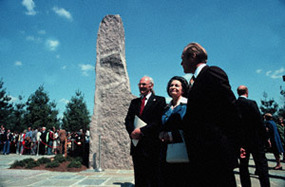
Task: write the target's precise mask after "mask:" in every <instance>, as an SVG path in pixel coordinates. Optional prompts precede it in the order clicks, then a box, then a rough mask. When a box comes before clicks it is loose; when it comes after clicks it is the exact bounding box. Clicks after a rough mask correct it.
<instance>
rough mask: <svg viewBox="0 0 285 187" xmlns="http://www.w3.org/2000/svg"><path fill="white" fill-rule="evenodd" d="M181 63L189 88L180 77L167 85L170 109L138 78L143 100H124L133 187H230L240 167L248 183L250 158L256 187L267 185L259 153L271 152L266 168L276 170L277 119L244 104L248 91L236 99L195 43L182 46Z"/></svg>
mask: <svg viewBox="0 0 285 187" xmlns="http://www.w3.org/2000/svg"><path fill="white" fill-rule="evenodd" d="M181 59H182V62H181V66H182V67H183V70H184V72H185V73H191V74H193V76H192V78H191V80H190V82H189V83H188V82H187V81H186V80H185V79H184V78H183V77H179V76H174V77H172V78H171V79H170V80H169V82H168V84H167V90H166V91H167V93H168V95H169V96H170V97H171V98H172V100H171V101H170V103H169V104H166V100H165V98H164V97H161V96H157V95H155V93H154V90H153V87H154V81H153V79H152V78H151V77H149V76H144V77H142V78H141V79H140V81H139V84H138V87H139V91H140V95H141V97H139V98H136V99H133V100H132V101H131V103H130V106H129V109H128V113H127V116H126V118H125V126H126V130H127V132H128V133H129V137H130V139H131V151H130V154H131V156H132V159H133V166H134V174H135V186H136V187H145V186H149V187H156V186H162V187H165V186H167V187H168V186H169V187H171V186H173V187H174V186H180V187H181V186H185V187H189V186H190V187H191V186H193V187H197V186H199V187H204V186H207V187H208V186H227V187H230V186H236V180H235V176H234V172H233V170H234V169H235V168H238V167H239V171H240V178H241V184H242V186H251V182H250V175H249V172H248V161H249V158H250V155H251V154H252V156H253V159H254V162H255V165H256V171H255V174H256V175H258V176H259V181H260V185H261V186H263V187H269V186H270V182H269V174H268V169H269V168H268V163H267V159H266V155H265V153H266V151H269V152H272V153H273V154H274V156H275V158H276V163H277V164H276V166H275V167H274V168H272V169H275V170H282V165H281V162H280V160H281V158H280V155H281V154H282V153H283V159H284V143H285V142H284V133H285V132H284V121H283V118H282V119H280V120H279V123H278V125H276V124H275V122H274V121H273V120H272V115H271V114H266V115H265V116H264V119H263V118H262V116H261V114H260V111H259V109H258V106H257V104H256V102H255V101H253V100H250V99H248V89H247V87H246V86H243V85H242V86H240V87H239V88H238V89H237V91H238V95H239V98H238V99H236V97H235V95H234V93H233V91H232V90H231V86H230V84H229V80H228V76H227V75H226V73H225V72H224V71H223V70H222V69H221V68H219V67H216V66H208V65H207V64H206V63H207V59H208V55H207V52H206V50H205V49H204V48H203V47H202V46H201V45H200V44H198V43H190V44H188V45H187V46H186V47H185V48H184V49H183V52H182V55H181ZM138 118H139V119H141V120H142V121H143V123H142V122H138V121H140V120H138ZM278 130H279V131H278ZM134 140H136V141H135V142H138V143H133V142H134ZM183 144H184V148H183ZM175 145H177V146H175ZM174 146H175V147H177V149H174V148H173V147H174ZM183 149H184V150H185V149H186V150H185V152H187V153H186V156H185V154H182V153H183V152H184V151H183ZM171 151H172V152H171ZM180 153H181V154H180ZM169 155H171V156H169ZM174 157H176V158H174ZM185 157H186V158H185ZM238 160H239V162H238Z"/></svg>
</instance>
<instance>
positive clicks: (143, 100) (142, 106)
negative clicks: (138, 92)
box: [140, 97, 146, 116]
mask: <svg viewBox="0 0 285 187" xmlns="http://www.w3.org/2000/svg"><path fill="white" fill-rule="evenodd" d="M145 99H146V97H143V99H142V103H141V108H140V116H141V115H142V112H143V109H144V105H145Z"/></svg>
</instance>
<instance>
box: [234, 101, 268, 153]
mask: <svg viewBox="0 0 285 187" xmlns="http://www.w3.org/2000/svg"><path fill="white" fill-rule="evenodd" d="M236 105H237V108H238V111H239V115H240V117H241V125H242V138H243V145H245V146H250V147H252V148H254V147H256V146H257V144H263V143H265V138H266V131H265V128H264V125H263V122H262V117H261V115H260V112H259V110H258V107H257V104H256V102H255V101H253V100H250V99H246V98H243V97H239V98H238V100H237V102H236Z"/></svg>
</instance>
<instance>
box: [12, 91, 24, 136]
mask: <svg viewBox="0 0 285 187" xmlns="http://www.w3.org/2000/svg"><path fill="white" fill-rule="evenodd" d="M18 99H19V102H17V103H16V104H14V110H13V115H12V121H13V128H11V130H12V131H17V132H22V131H23V130H24V129H25V128H26V126H27V125H26V123H25V113H26V110H25V106H26V105H25V103H23V102H22V100H23V97H22V96H21V95H20V96H19V97H18Z"/></svg>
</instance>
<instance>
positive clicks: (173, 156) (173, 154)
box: [166, 130, 189, 163]
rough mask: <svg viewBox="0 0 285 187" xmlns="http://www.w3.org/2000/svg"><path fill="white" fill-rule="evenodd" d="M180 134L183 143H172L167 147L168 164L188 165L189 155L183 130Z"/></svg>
mask: <svg viewBox="0 0 285 187" xmlns="http://www.w3.org/2000/svg"><path fill="white" fill-rule="evenodd" d="M179 133H180V135H181V137H182V141H183V142H179V143H170V144H168V145H167V152H166V162H168V163H188V162H189V158H188V153H187V150H186V145H185V140H184V136H183V133H182V131H181V130H179Z"/></svg>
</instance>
